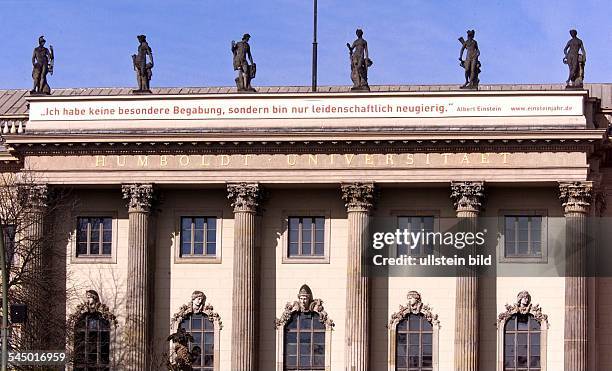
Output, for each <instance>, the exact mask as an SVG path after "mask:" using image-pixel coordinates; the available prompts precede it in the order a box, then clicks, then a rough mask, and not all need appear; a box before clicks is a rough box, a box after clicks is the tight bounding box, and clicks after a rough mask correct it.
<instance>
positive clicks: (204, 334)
mask: <svg viewBox="0 0 612 371" xmlns="http://www.w3.org/2000/svg"><path fill="white" fill-rule="evenodd" d="M222 328H223V324H222V323H221V319H220V317H219V314H218V313H215V312H214V308H213V306H212V305H210V304H209V303H206V295H204V293H203V292H202V291H199V290H196V291H194V292H193V293H192V294H191V301H190V302H189V303H187V304H185V305H183V306H181V307H180V308H179V310H178V312H177V313H176V314H174V316H173V317H172V329H173V330H175V332H174V333H173V334H172V335H170V336H169V337H168V340H172V343H173V346H172V352H171V355H170V363H171V364H172V365H173V366H174V367H176V369H181V370H182V369H183V368H185V369H191V370H194V371H218V370H219V369H220V367H221V366H220V359H219V344H220V341H219V334H220V331H221V329H222Z"/></svg>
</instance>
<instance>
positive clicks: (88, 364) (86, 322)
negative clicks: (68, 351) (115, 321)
mask: <svg viewBox="0 0 612 371" xmlns="http://www.w3.org/2000/svg"><path fill="white" fill-rule="evenodd" d="M74 340H75V341H74V350H75V352H74V370H75V371H103V370H110V323H109V322H108V321H107V320H105V319H104V318H102V317H101V316H100V314H99V313H87V314H84V315H83V316H81V319H79V321H78V322H77V323H76V326H75V328H74Z"/></svg>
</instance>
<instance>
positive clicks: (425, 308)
mask: <svg viewBox="0 0 612 371" xmlns="http://www.w3.org/2000/svg"><path fill="white" fill-rule="evenodd" d="M406 298H407V299H408V303H407V305H405V306H404V305H401V304H400V308H399V311H397V312H395V313H393V314H392V315H391V320H390V321H389V324H388V325H387V328H390V329H395V328H396V327H397V325H398V324H399V323H400V322H401V321H402V320H404V319H405V318H406V317H407V316H408V315H410V314H415V315H423V317H424V318H425V319H426V320H427V321H428V322H429V323H431V324H432V326H439V325H440V321H439V320H438V315H437V314H434V313H432V311H431V307H430V306H429V305H427V304H423V302H422V301H421V294H420V293H419V292H417V291H409V292H408V294H407V295H406Z"/></svg>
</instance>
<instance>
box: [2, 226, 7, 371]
mask: <svg viewBox="0 0 612 371" xmlns="http://www.w3.org/2000/svg"><path fill="white" fill-rule="evenodd" d="M5 247H6V246H4V228H2V224H0V268H1V269H2V328H1V329H0V330H1V331H2V366H1V368H2V371H6V368H7V361H8V336H7V335H8V334H7V332H8V315H9V313H8V282H7V281H8V272H7V269H6V254H5Z"/></svg>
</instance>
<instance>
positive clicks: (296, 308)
mask: <svg viewBox="0 0 612 371" xmlns="http://www.w3.org/2000/svg"><path fill="white" fill-rule="evenodd" d="M297 297H298V300H296V301H294V302H293V303H291V302H288V303H287V304H286V305H285V310H284V311H283V313H282V314H281V316H280V318H277V319H275V320H274V327H275V328H276V329H277V330H278V329H280V328H284V327H285V326H286V325H287V323H289V321H291V316H292V315H293V314H294V313H309V312H314V313H316V314H318V315H319V322H321V323H322V324H324V325H325V328H326V329H327V330H332V329H333V328H334V326H335V324H334V321H332V320H331V319H330V318H329V315H328V314H327V312H326V311H325V309H324V308H323V300H321V299H313V295H312V290H311V289H310V287H308V285H305V284H304V285H302V287H300V291H299V293H298V296H297Z"/></svg>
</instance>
